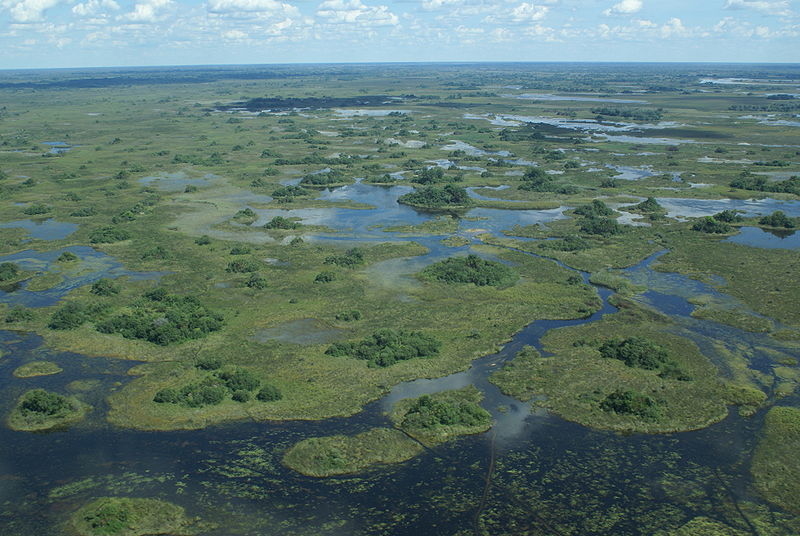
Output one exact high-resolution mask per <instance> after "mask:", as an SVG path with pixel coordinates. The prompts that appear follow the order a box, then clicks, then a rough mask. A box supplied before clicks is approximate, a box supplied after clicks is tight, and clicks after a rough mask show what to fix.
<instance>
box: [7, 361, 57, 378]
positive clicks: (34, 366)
mask: <svg viewBox="0 0 800 536" xmlns="http://www.w3.org/2000/svg"><path fill="white" fill-rule="evenodd" d="M63 370H64V369H62V368H61V367H59V366H58V364H57V363H53V362H52V361H31V362H30V363H25V364H24V365H20V366H19V367H17V368H15V369H14V376H15V377H17V378H35V377H37V376H50V375H51V374H58V373H59V372H62V371H63Z"/></svg>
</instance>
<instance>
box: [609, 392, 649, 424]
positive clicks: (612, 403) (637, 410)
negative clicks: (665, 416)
mask: <svg viewBox="0 0 800 536" xmlns="http://www.w3.org/2000/svg"><path fill="white" fill-rule="evenodd" d="M658 406H659V403H658V402H656V401H655V400H654V399H653V398H651V397H649V396H646V395H643V394H641V393H637V392H636V391H630V390H625V391H623V390H621V389H617V390H616V391H614V392H612V393H610V394H609V395H608V396H606V397H605V398H604V399H603V401H602V402H600V409H602V410H603V411H611V412H614V413H618V414H620V415H632V416H634V417H638V418H640V419H642V420H645V421H657V420H658V419H659V418H660V417H661V411H660V410H659V407H658Z"/></svg>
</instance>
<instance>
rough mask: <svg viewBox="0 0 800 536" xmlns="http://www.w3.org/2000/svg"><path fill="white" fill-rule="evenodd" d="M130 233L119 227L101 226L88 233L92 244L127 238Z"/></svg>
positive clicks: (119, 240)
mask: <svg viewBox="0 0 800 536" xmlns="http://www.w3.org/2000/svg"><path fill="white" fill-rule="evenodd" d="M130 237H131V234H130V233H129V232H128V231H126V230H125V229H120V228H119V227H101V228H99V229H95V230H94V231H92V232H91V233H89V241H90V242H91V243H92V244H110V243H112V242H121V241H122V240H128V239H129V238H130Z"/></svg>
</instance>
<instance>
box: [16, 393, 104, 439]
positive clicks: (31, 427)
mask: <svg viewBox="0 0 800 536" xmlns="http://www.w3.org/2000/svg"><path fill="white" fill-rule="evenodd" d="M91 409H92V407H91V406H89V405H88V404H85V403H83V402H81V401H80V400H78V399H77V398H74V397H66V396H63V395H60V394H58V393H52V392H50V391H45V390H44V389H32V390H30V391H28V392H26V393H25V394H23V395H22V396H21V397H20V398H19V400H18V401H17V406H16V407H15V408H14V409H13V410H12V411H11V414H10V415H9V417H8V425H9V426H10V427H11V428H12V429H13V430H18V431H23V432H41V431H44V430H52V429H53V428H60V427H63V426H67V425H69V424H73V423H76V422H78V421H80V420H81V419H83V417H84V416H85V415H86V414H87V413H88V412H89V410H91Z"/></svg>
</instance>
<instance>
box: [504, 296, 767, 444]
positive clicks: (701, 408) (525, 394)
mask: <svg viewBox="0 0 800 536" xmlns="http://www.w3.org/2000/svg"><path fill="white" fill-rule="evenodd" d="M624 305H625V307H624V308H623V309H622V310H621V311H620V312H618V313H615V314H613V315H607V316H605V317H604V318H603V319H602V320H600V321H598V322H594V323H592V324H584V325H581V326H575V327H569V328H561V329H558V330H555V331H551V332H549V333H548V334H547V335H546V336H545V337H544V339H543V343H544V345H545V349H546V350H547V351H548V352H552V353H553V354H555V355H554V356H552V357H542V356H541V355H540V354H539V353H538V352H537V351H536V350H534V349H532V348H525V349H523V350H522V351H521V352H520V353H519V354H518V355H517V356H516V357H515V359H514V360H513V361H511V362H510V363H509V364H507V365H506V366H505V367H504V368H503V369H502V370H500V371H498V372H496V373H495V374H493V375H492V376H491V381H492V382H493V383H495V384H496V385H498V386H499V387H500V388H501V390H502V391H503V392H504V393H506V394H508V395H510V396H514V397H515V398H518V399H520V400H529V399H530V398H532V397H533V396H534V395H546V397H547V399H546V400H545V401H542V402H538V403H537V404H538V405H541V406H544V407H546V408H548V409H550V410H551V411H553V412H554V413H557V414H558V415H560V416H562V417H564V418H565V419H568V420H571V421H575V422H578V423H581V424H583V425H586V426H591V427H594V428H603V429H610V430H620V431H636V432H646V433H663V432H674V431H684V430H694V429H698V428H704V427H706V426H708V425H710V424H713V423H715V422H717V421H719V420H721V419H723V418H724V417H725V416H726V415H727V413H728V410H727V405H729V404H742V405H746V406H753V407H758V405H759V404H761V403H762V402H763V401H764V400H765V399H766V395H765V394H764V393H763V392H761V391H759V390H757V389H754V388H753V387H751V386H749V385H739V384H735V383H731V382H728V381H726V380H723V379H722V378H721V377H720V376H719V373H718V371H717V369H716V367H714V365H712V363H711V362H710V361H709V360H708V358H706V357H705V356H704V355H703V354H702V353H700V351H699V349H698V348H697V346H696V345H695V344H694V343H693V342H692V341H690V340H688V339H685V338H683V337H680V336H677V335H674V334H673V333H671V332H670V331H671V323H670V322H669V320H668V319H667V318H666V317H662V316H660V315H657V314H654V313H651V312H649V311H648V310H646V309H643V308H641V307H640V306H637V305H635V304H633V303H632V302H624Z"/></svg>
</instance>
